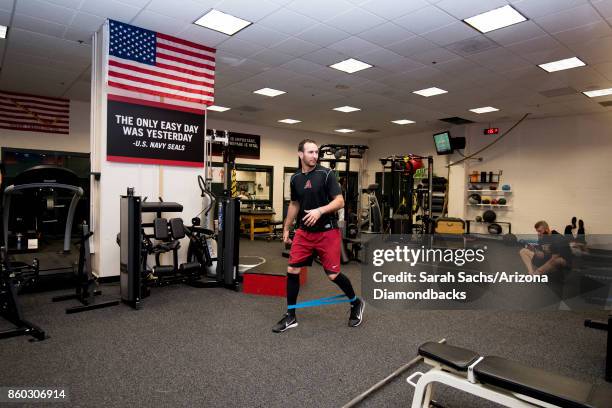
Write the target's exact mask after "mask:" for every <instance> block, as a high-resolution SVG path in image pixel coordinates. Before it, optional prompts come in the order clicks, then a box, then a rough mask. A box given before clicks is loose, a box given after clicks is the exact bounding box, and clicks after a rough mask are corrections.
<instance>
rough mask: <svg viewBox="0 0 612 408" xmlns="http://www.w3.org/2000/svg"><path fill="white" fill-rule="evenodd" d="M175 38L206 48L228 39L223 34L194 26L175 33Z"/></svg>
mask: <svg viewBox="0 0 612 408" xmlns="http://www.w3.org/2000/svg"><path fill="white" fill-rule="evenodd" d="M176 36H177V37H179V38H182V39H184V40H188V41H192V42H194V43H197V44H202V45H206V46H208V47H216V46H217V45H219V44H220V43H222V42H223V41H225V40H227V38H228V37H227V35H225V34H223V33H219V32H217V31H213V30H207V29H205V28H204V27H199V26H197V25H195V24H189V25H188V26H187V27H185V29H184V30H183V31H181V32H179V33H177V34H176Z"/></svg>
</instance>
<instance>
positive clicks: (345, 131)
mask: <svg viewBox="0 0 612 408" xmlns="http://www.w3.org/2000/svg"><path fill="white" fill-rule="evenodd" d="M334 132H338V133H351V132H354V130H353V129H336V130H334Z"/></svg>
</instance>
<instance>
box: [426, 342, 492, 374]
mask: <svg viewBox="0 0 612 408" xmlns="http://www.w3.org/2000/svg"><path fill="white" fill-rule="evenodd" d="M419 355H421V356H423V357H425V358H428V359H430V360H434V361H437V362H438V363H440V364H444V365H445V366H448V367H451V368H454V369H455V370H457V371H467V369H468V367H469V366H471V365H472V364H474V362H475V361H476V360H477V359H478V358H479V357H480V356H479V355H478V354H476V353H474V352H473V351H472V350H468V349H464V348H461V347H455V346H449V345H448V344H443V343H436V342H427V343H424V344H422V345H421V346H420V347H419Z"/></svg>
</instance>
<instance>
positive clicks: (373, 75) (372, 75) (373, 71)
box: [352, 66, 410, 81]
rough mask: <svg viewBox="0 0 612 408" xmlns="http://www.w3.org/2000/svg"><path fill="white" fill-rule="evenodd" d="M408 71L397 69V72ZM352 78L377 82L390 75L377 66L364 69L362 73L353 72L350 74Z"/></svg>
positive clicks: (384, 69)
mask: <svg viewBox="0 0 612 408" xmlns="http://www.w3.org/2000/svg"><path fill="white" fill-rule="evenodd" d="M407 69H410V67H406V68H405V69H398V70H397V72H402V71H406V70H407ZM352 75H353V76H358V77H360V78H366V79H370V80H374V81H378V80H379V79H380V78H383V77H385V76H388V75H392V73H391V72H389V71H388V70H387V69H386V68H382V67H379V66H374V67H372V68H368V69H364V70H363V71H359V72H355V73H354V74H352Z"/></svg>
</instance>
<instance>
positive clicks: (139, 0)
mask: <svg viewBox="0 0 612 408" xmlns="http://www.w3.org/2000/svg"><path fill="white" fill-rule="evenodd" d="M104 1H105V2H107V0H104ZM150 1H151V0H119V2H120V3H123V4H125V5H128V6H134V7H138V8H143V7H144V6H146V5H147V4H149V2H150ZM197 1H198V3H201V4H207V3H208V0H197Z"/></svg>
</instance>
